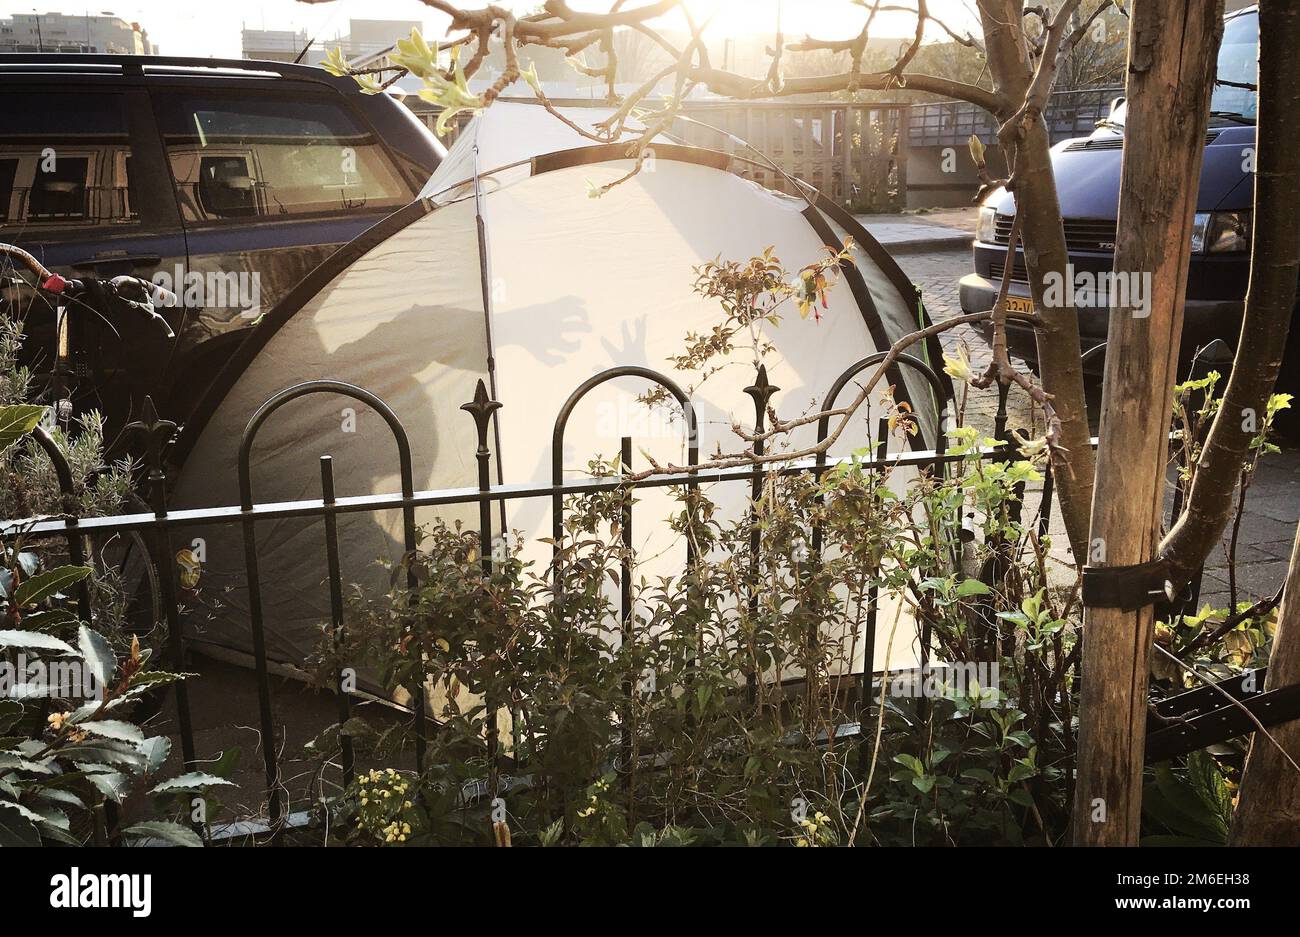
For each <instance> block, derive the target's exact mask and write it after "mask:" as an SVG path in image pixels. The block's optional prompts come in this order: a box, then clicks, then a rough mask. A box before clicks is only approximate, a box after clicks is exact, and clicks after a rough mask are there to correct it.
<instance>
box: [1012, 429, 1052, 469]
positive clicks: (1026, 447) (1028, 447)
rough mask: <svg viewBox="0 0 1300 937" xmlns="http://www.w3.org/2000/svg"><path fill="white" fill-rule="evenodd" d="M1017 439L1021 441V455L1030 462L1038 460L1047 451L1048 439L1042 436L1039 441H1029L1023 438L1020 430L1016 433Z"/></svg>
mask: <svg viewBox="0 0 1300 937" xmlns="http://www.w3.org/2000/svg"><path fill="white" fill-rule="evenodd" d="M1015 435H1016V439H1018V440H1019V441H1020V447H1019V448H1020V454H1021V455H1022V456H1024V457H1025V458H1026V459H1028V460H1029V461H1030V462H1032V461H1034V460H1035V459H1037V458H1038V457H1039V456H1040V455H1042V454H1043V453H1044V452H1046V451H1047V437H1046V436H1040V437H1039V438H1038V439H1028V438H1026V437H1025V436H1023V435H1022V434H1021V433H1020V431H1019V430H1017V431H1016V434H1015Z"/></svg>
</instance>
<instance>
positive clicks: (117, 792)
mask: <svg viewBox="0 0 1300 937" xmlns="http://www.w3.org/2000/svg"><path fill="white" fill-rule="evenodd" d="M86 780H87V781H89V782H90V783H91V784H93V785H94V786H95V789H96V790H97V791H99V793H101V794H102V795H104V797H106V798H108V799H109V800H111V801H112V802H113V803H115V804H120V803H121V802H122V801H123V800H124V799H125V798H126V795H127V792H128V791H130V789H131V779H130V778H128V777H127V776H126V775H125V774H120V773H118V772H116V771H108V772H103V773H98V772H97V773H94V774H87V775H86Z"/></svg>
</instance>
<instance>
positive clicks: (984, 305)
mask: <svg viewBox="0 0 1300 937" xmlns="http://www.w3.org/2000/svg"><path fill="white" fill-rule="evenodd" d="M1258 46H1259V14H1258V8H1257V7H1247V8H1245V9H1243V10H1240V11H1238V12H1235V13H1233V14H1231V15H1230V16H1228V17H1227V18H1226V20H1225V22H1224V31H1223V42H1222V45H1221V47H1220V51H1219V59H1218V71H1217V76H1216V79H1215V87H1214V93H1213V97H1212V99H1211V102H1210V120H1209V131H1208V133H1207V134H1206V141H1205V142H1206V147H1205V156H1204V160H1203V163H1202V168H1201V178H1200V184H1199V185H1200V187H1199V190H1198V195H1197V202H1196V216H1195V221H1194V227H1193V230H1192V257H1191V263H1190V266H1189V269H1188V274H1187V303H1186V307H1185V312H1184V325H1183V341H1182V348H1181V353H1180V359H1181V360H1182V362H1183V363H1184V364H1186V363H1188V362H1189V361H1190V360H1191V358H1192V356H1193V355H1194V354H1195V352H1196V350H1197V349H1198V348H1201V347H1203V346H1205V345H1207V344H1209V343H1210V342H1211V341H1213V340H1214V339H1216V338H1217V339H1223V340H1224V341H1225V342H1226V343H1227V344H1228V345H1229V346H1230V347H1235V345H1236V342H1237V337H1238V334H1239V333H1240V331H1241V316H1242V310H1243V307H1244V300H1245V297H1246V283H1247V280H1248V277H1249V269H1250V234H1251V208H1252V204H1253V197H1254V183H1253V180H1252V172H1253V158H1254V146H1255V108H1256V95H1255V91H1254V90H1253V88H1254V85H1255V79H1256V65H1257V58H1258ZM1126 111H1127V108H1126V107H1125V105H1124V103H1123V99H1121V98H1117V99H1116V101H1115V102H1114V104H1113V105H1112V109H1111V114H1110V116H1109V118H1108V119H1106V120H1103V121H1100V122H1099V126H1098V127H1097V129H1096V130H1095V131H1094V132H1093V133H1092V135H1091V136H1088V137H1084V138H1080V139H1074V140H1064V141H1062V142H1061V143H1058V144H1057V145H1056V146H1054V147H1052V167H1053V170H1054V172H1055V175H1056V186H1057V192H1058V194H1059V196H1060V201H1061V216H1062V218H1063V220H1064V224H1065V241H1066V247H1067V249H1068V251H1069V263H1070V264H1071V265H1072V266H1073V269H1074V271H1075V273H1092V274H1100V273H1106V272H1109V271H1110V269H1111V265H1112V261H1113V255H1114V250H1115V236H1116V235H1115V231H1116V215H1117V214H1118V209H1119V187H1120V160H1121V156H1122V154H1123V145H1124V119H1125V114H1126ZM1014 217H1015V200H1014V198H1013V197H1012V196H1011V194H1010V193H1008V192H1006V191H1005V190H1003V189H998V190H997V191H995V192H993V193H991V194H990V195H989V197H988V198H986V199H985V201H984V204H983V206H982V207H981V208H980V210H979V222H978V225H977V227H976V233H975V243H974V255H975V256H974V259H975V272H974V273H972V274H969V275H967V276H965V277H963V278H962V280H961V283H960V299H961V307H962V311H963V312H967V313H971V312H982V311H984V310H987V309H991V308H992V307H993V302H994V299H995V298H996V296H997V292H998V288H999V286H1000V284H1001V280H1002V275H1003V270H1004V268H1005V265H1006V262H1007V242H1008V239H1009V237H1010V234H1011V224H1012V220H1013V219H1014ZM1014 264H1015V266H1014V268H1013V270H1012V275H1011V276H1012V279H1011V286H1010V291H1009V294H1008V295H1009V297H1010V298H1011V302H1012V304H1015V303H1016V302H1017V301H1019V303H1021V304H1022V306H1021V308H1023V309H1024V310H1025V311H1030V310H1031V309H1032V303H1031V302H1030V300H1029V295H1030V292H1029V282H1028V276H1027V274H1026V272H1025V263H1024V255H1023V252H1022V251H1021V250H1020V249H1017V251H1016V257H1015V261H1014ZM1078 315H1079V332H1080V337H1081V339H1082V341H1083V347H1084V350H1085V351H1086V350H1087V349H1089V348H1093V347H1096V346H1097V345H1099V344H1101V343H1103V342H1104V341H1105V340H1106V329H1107V324H1108V319H1109V311H1108V310H1107V309H1106V308H1100V307H1096V308H1080V309H1079V310H1078ZM989 331H990V332H991V329H990V330H989ZM1007 333H1008V334H1007V341H1008V345H1009V347H1010V350H1011V351H1012V352H1013V353H1014V354H1016V355H1018V356H1019V357H1022V358H1024V359H1026V360H1027V361H1030V362H1031V363H1032V362H1034V361H1035V360H1036V358H1037V349H1036V347H1035V342H1034V334H1033V330H1032V328H1029V327H1027V326H1018V327H1017V326H1014V325H1008V328H1007ZM1292 344H1293V346H1294V345H1295V344H1296V343H1295V342H1293V343H1292ZM1101 357H1102V356H1101V355H1096V356H1093V357H1092V359H1091V361H1090V362H1089V368H1088V370H1089V371H1090V372H1091V373H1094V374H1095V373H1099V372H1100V369H1101Z"/></svg>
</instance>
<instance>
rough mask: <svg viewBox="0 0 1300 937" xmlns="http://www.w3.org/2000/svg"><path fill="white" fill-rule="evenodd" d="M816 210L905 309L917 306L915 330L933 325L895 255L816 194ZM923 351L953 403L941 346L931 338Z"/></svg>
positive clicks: (838, 209)
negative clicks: (847, 238) (856, 248)
mask: <svg viewBox="0 0 1300 937" xmlns="http://www.w3.org/2000/svg"><path fill="white" fill-rule="evenodd" d="M817 207H818V208H819V209H821V210H822V211H824V212H825V213H826V214H827V215H829V216H830V218H831V220H832V221H834V222H835V223H836V224H837V225H839V226H840V227H841V228H843V229H844V230H845V231H847V232H848V233H849V234H851V235H852V236H853V239H854V240H855V241H857V243H858V244H860V245H861V246H862V249H863V250H865V251H866V252H867V256H868V257H870V258H871V259H872V261H874V262H875V264H876V266H877V267H879V268H880V269H881V271H882V272H883V273H884V274H885V276H886V277H887V278H888V279H889V282H891V283H892V284H894V289H896V290H897V291H898V295H899V296H901V297H902V298H903V302H904V304H905V305H906V306H907V308H908V309H912V308H914V306H915V304H917V303H920V306H921V309H920V322H919V323H918V327H919V328H924V327H925V326H928V325H932V324H933V320H932V319H931V318H930V313H929V312H928V311H927V310H926V308H925V303H924V301H923V300H922V299H921V297H920V294H919V292H918V291H917V289H916V286H915V285H914V284H913V283H912V280H911V278H910V277H908V275H907V274H906V273H904V272H903V268H902V267H900V266H899V265H898V261H897V260H895V259H894V255H893V254H891V253H889V251H887V250H886V249H885V248H884V246H883V245H882V244H881V243H880V242H879V241H877V240H876V239H875V238H874V237H872V236H871V234H870V232H868V231H867V229H866V228H864V227H863V226H862V223H861V222H860V221H858V219H856V218H854V217H853V216H852V215H851V214H849V213H848V212H847V211H845V210H844V209H843V208H841V207H840V206H839V205H836V204H835V203H834V202H833V201H831V200H830V199H829V198H827V197H826V196H825V195H823V194H822V193H820V192H819V193H817ZM888 347H889V343H888V342H886V344H885V348H888ZM925 348H926V351H927V352H929V355H930V367H931V368H932V369H933V370H934V372H935V374H937V375H938V376H939V380H940V381H941V382H942V383H943V386H944V388H945V389H946V391H947V393H948V400H949V401H951V400H953V399H954V398H955V397H956V394H955V392H954V390H953V386H952V378H951V377H950V376H949V375H948V373H947V372H946V371H944V370H943V369H942V368H941V367H939V366H938V365H939V362H941V361H943V345H942V344H941V343H940V341H939V336H937V335H931V336H930V337H929V338H928V339H926V341H925ZM942 403H947V401H941V404H942Z"/></svg>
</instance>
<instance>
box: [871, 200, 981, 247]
mask: <svg viewBox="0 0 1300 937" xmlns="http://www.w3.org/2000/svg"><path fill="white" fill-rule="evenodd" d="M977 211H978V210H977V209H976V208H975V206H973V205H972V206H971V207H970V208H936V209H933V210H931V211H921V212H904V213H898V214H879V215H857V216H856V217H857V219H858V221H860V222H862V225H863V227H865V228H866V229H867V231H868V232H870V233H871V236H872V237H874V238H875V239H876V240H877V241H879V242H880V243H881V244H883V245H884V246H885V247H887V248H889V249H890V251H892V252H894V253H896V254H910V253H916V252H919V251H927V250H951V249H953V248H959V247H960V248H965V247H969V246H970V242H971V239H972V238H974V236H975V218H976V213H977Z"/></svg>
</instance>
